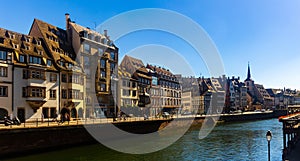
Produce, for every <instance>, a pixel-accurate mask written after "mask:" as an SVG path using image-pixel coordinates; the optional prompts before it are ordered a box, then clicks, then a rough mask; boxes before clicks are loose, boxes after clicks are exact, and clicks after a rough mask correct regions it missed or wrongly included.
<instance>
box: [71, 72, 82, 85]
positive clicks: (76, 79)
mask: <svg viewBox="0 0 300 161" xmlns="http://www.w3.org/2000/svg"><path fill="white" fill-rule="evenodd" d="M70 79H71V81H72V83H76V84H81V77H80V75H78V74H73V76H71V78H70Z"/></svg>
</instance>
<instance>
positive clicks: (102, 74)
mask: <svg viewBox="0 0 300 161" xmlns="http://www.w3.org/2000/svg"><path fill="white" fill-rule="evenodd" d="M100 77H101V78H105V77H106V72H105V71H103V70H101V73H100Z"/></svg>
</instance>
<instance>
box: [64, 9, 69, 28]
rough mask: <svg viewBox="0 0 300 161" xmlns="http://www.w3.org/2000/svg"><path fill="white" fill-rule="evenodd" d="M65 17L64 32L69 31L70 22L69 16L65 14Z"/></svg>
mask: <svg viewBox="0 0 300 161" xmlns="http://www.w3.org/2000/svg"><path fill="white" fill-rule="evenodd" d="M65 17H66V30H68V29H69V27H70V26H69V22H70V14H68V13H66V14H65Z"/></svg>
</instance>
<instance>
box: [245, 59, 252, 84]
mask: <svg viewBox="0 0 300 161" xmlns="http://www.w3.org/2000/svg"><path fill="white" fill-rule="evenodd" d="M245 81H251V72H250V64H249V62H248V73H247V78H246V80H245Z"/></svg>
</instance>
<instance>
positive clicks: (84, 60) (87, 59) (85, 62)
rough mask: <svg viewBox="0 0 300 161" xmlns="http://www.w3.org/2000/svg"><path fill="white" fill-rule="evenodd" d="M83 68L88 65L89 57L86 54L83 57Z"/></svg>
mask: <svg viewBox="0 0 300 161" xmlns="http://www.w3.org/2000/svg"><path fill="white" fill-rule="evenodd" d="M83 63H84V68H89V67H90V58H89V57H88V56H84V57H83Z"/></svg>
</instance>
